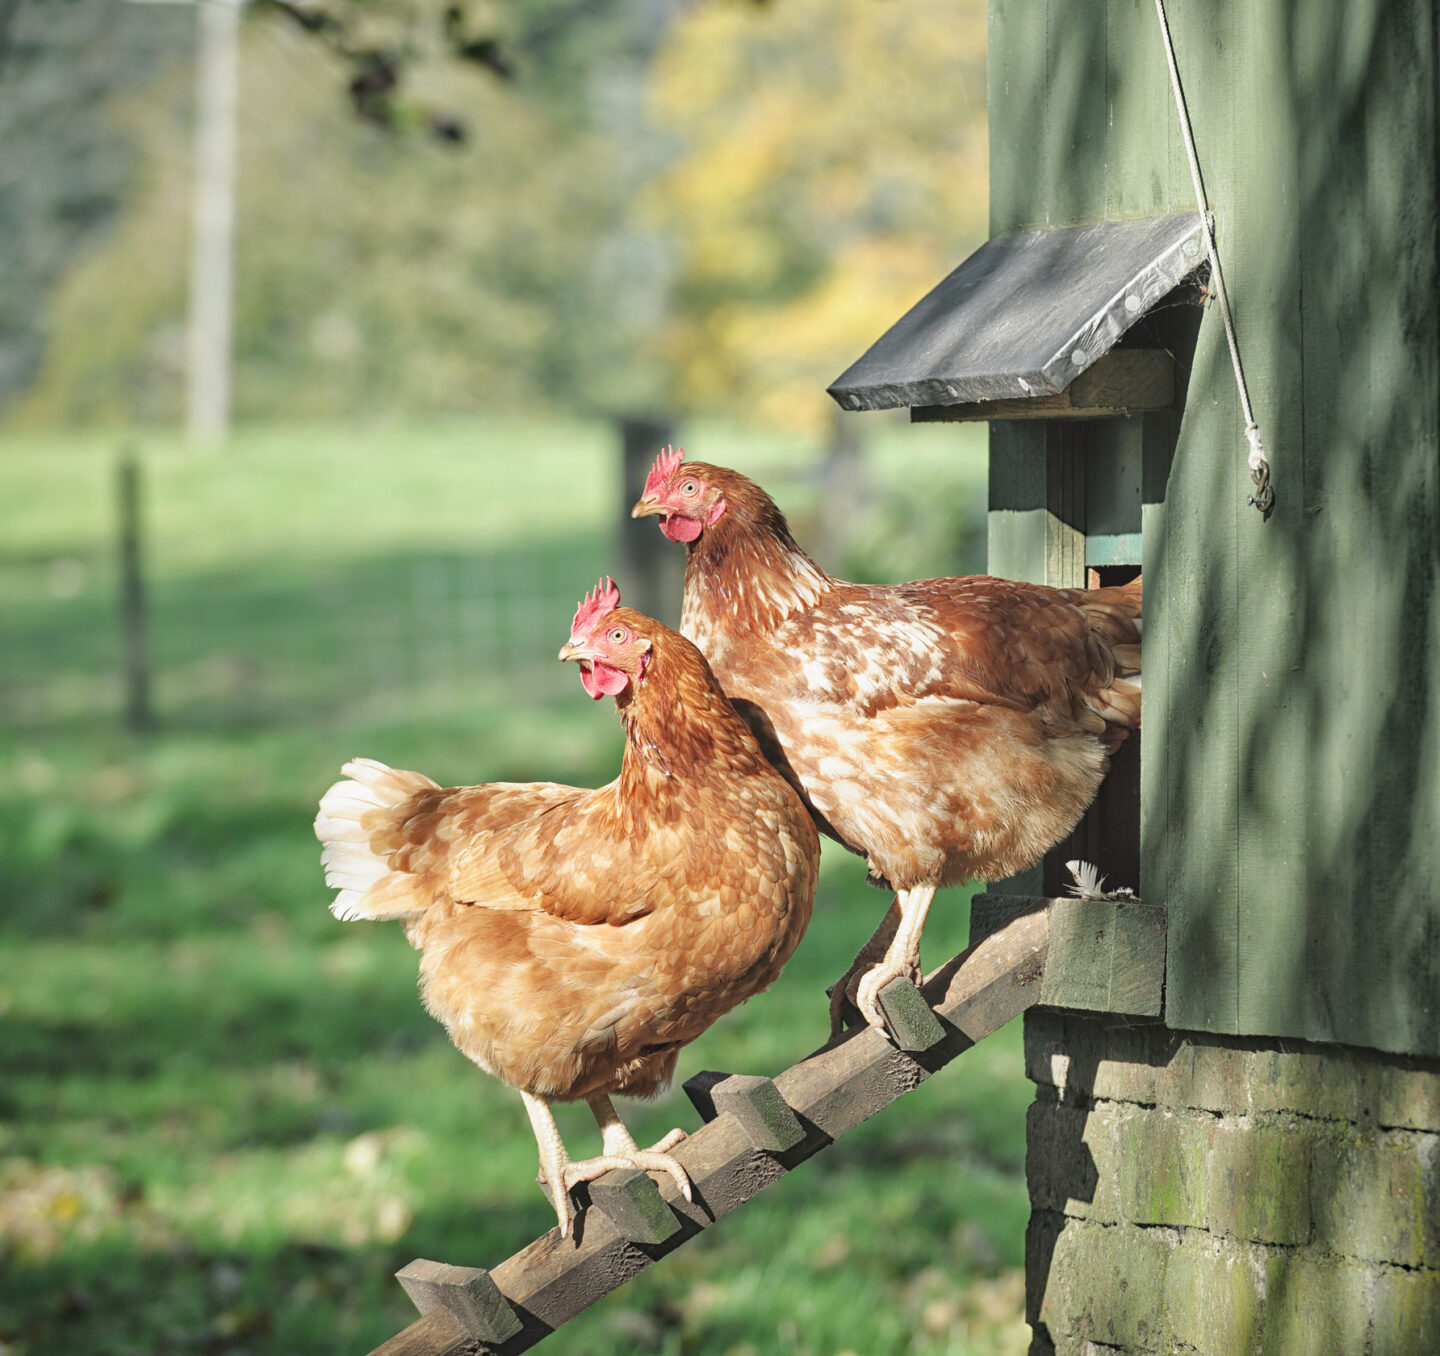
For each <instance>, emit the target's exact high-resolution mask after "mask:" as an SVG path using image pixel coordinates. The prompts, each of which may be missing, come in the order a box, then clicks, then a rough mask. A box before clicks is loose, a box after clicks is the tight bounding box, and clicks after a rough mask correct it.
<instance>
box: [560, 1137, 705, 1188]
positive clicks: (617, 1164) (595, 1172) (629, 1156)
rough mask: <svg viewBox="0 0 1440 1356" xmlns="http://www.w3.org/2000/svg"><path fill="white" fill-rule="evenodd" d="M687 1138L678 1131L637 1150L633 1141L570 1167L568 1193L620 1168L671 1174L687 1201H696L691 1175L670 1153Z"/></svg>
mask: <svg viewBox="0 0 1440 1356" xmlns="http://www.w3.org/2000/svg"><path fill="white" fill-rule="evenodd" d="M684 1138H685V1132H684V1131H683V1130H680V1129H675V1130H672V1131H671V1132H670V1133H669V1134H668V1135H666V1136H665V1138H664V1139H662V1140H660V1141H659V1142H658V1143H657V1144H655V1145H654V1146H652V1147H651V1148H649V1149H641V1148H638V1147H636V1146H635V1145H634V1143H633V1141H632V1143H631V1145H630V1146H629V1147H628V1148H627V1147H624V1146H618V1147H617V1151H616V1152H609V1151H608V1146H607V1152H605V1153H603V1154H597V1155H596V1156H595V1157H594V1158H585V1159H581V1160H580V1161H579V1162H578V1163H575V1162H571V1163H567V1164H566V1165H565V1168H564V1178H565V1191H566V1193H567V1194H568V1193H569V1191H570V1189H571V1188H572V1187H574V1186H577V1185H578V1184H579V1183H581V1182H593V1181H594V1180H595V1179H596V1178H597V1177H603V1176H604V1175H605V1174H606V1173H607V1172H613V1171H615V1170H616V1169H617V1168H638V1169H639V1170H640V1171H641V1172H664V1173H668V1174H669V1175H670V1177H671V1179H672V1180H673V1181H674V1183H675V1185H676V1187H677V1188H679V1191H680V1194H681V1195H682V1196H684V1197H685V1199H686V1200H687V1201H689V1200H693V1199H694V1193H693V1191H692V1188H691V1186H690V1176H689V1174H688V1173H687V1172H686V1171H685V1169H684V1168H682V1167H681V1166H680V1164H679V1163H677V1162H676V1161H675V1159H673V1158H671V1157H670V1155H669V1153H668V1152H667V1150H669V1149H673V1148H674V1147H675V1146H676V1145H677V1144H679V1143H680V1141H681V1140H682V1139H684Z"/></svg>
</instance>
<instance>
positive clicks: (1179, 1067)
mask: <svg viewBox="0 0 1440 1356" xmlns="http://www.w3.org/2000/svg"><path fill="white" fill-rule="evenodd" d="M1115 1037H1116V1038H1115V1040H1114V1041H1112V1042H1111V1043H1110V1045H1109V1046H1108V1048H1107V1051H1106V1054H1105V1056H1104V1058H1102V1059H1101V1060H1100V1061H1099V1063H1098V1064H1097V1065H1096V1066H1095V1074H1094V1078H1093V1080H1092V1086H1093V1093H1094V1095H1095V1096H1096V1097H1099V1098H1106V1099H1111V1100H1114V1101H1119V1102H1138V1103H1140V1104H1141V1105H1144V1106H1156V1105H1159V1106H1176V1105H1179V1098H1178V1096H1177V1093H1178V1090H1179V1089H1180V1088H1182V1087H1183V1086H1184V1085H1185V1084H1186V1083H1188V1081H1189V1078H1190V1062H1191V1058H1192V1056H1191V1046H1190V1042H1189V1041H1188V1040H1187V1039H1186V1038H1185V1037H1183V1036H1181V1035H1180V1034H1179V1033H1178V1032H1174V1031H1167V1030H1165V1028H1164V1027H1158V1026H1136V1027H1129V1028H1125V1029H1123V1030H1117V1031H1116V1032H1115Z"/></svg>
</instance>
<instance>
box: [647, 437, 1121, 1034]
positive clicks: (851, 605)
mask: <svg viewBox="0 0 1440 1356" xmlns="http://www.w3.org/2000/svg"><path fill="white" fill-rule="evenodd" d="M683 458H684V453H683V452H671V451H669V450H668V449H667V451H666V452H665V453H663V454H662V455H661V456H660V458H659V459H658V460H657V461H656V463H655V466H654V468H653V469H652V470H651V472H650V476H649V479H648V480H647V481H646V483H645V492H644V494H643V495H642V497H641V499H640V501H639V503H637V504H636V505H635V508H634V510H633V516H634V517H637V518H641V517H649V516H657V517H659V519H660V530H661V531H662V532H663V533H664V534H665V536H666V537H668V538H669V539H670V540H671V541H681V542H684V543H686V546H687V550H688V559H687V561H686V566H685V603H684V610H683V613H682V619H681V629H682V630H683V631H684V633H685V634H686V635H687V636H689V637H690V639H691V640H693V641H694V642H695V643H696V644H697V645H698V646H699V647H700V649H701V650H702V651H703V652H704V654H705V656H706V658H707V659H709V661H710V664H711V667H712V668H713V669H714V671H715V674H716V676H717V677H718V678H719V679H720V682H721V684H722V686H723V687H724V688H725V691H726V693H727V694H728V695H729V697H730V699H731V701H732V702H734V704H735V708H736V710H737V711H739V712H740V713H741V715H743V716H744V717H745V719H746V720H747V721H749V723H750V725H751V727H752V729H754V730H755V732H756V735H757V736H758V738H759V739H760V743H761V746H762V747H763V748H764V749H765V752H766V754H767V756H768V757H770V758H771V759H772V760H773V761H774V763H775V765H776V766H777V767H778V768H780V769H781V771H783V772H784V774H785V775H786V776H787V777H788V778H789V779H790V781H791V782H792V784H793V785H795V786H796V787H797V788H798V789H799V790H800V791H801V793H802V794H803V796H804V797H805V800H806V803H807V804H808V805H809V806H810V808H811V810H812V812H813V813H814V815H815V819H816V822H817V823H818V824H819V826H820V828H821V829H822V830H823V831H824V832H826V833H827V834H829V835H831V836H832V837H834V838H836V839H838V840H839V841H840V842H841V843H843V844H844V845H845V846H846V847H848V848H850V849H851V850H852V851H854V852H857V853H859V854H861V855H862V856H864V857H865V859H866V862H867V864H868V866H869V869H870V876H871V878H872V880H873V881H874V882H875V883H876V884H879V885H883V886H885V887H887V888H889V889H893V890H894V891H895V900H894V902H893V903H892V904H891V906H890V910H889V912H888V913H887V914H886V916H885V918H884V920H883V921H882V922H881V924H880V926H879V927H878V928H877V929H876V931H875V935H874V936H873V937H872V938H871V939H870V941H869V942H868V943H867V944H866V946H865V947H864V948H863V949H862V950H861V952H860V954H859V955H858V956H857V957H856V958H855V962H854V964H853V965H852V966H851V968H850V970H849V971H848V972H847V974H846V975H845V976H844V978H843V979H842V980H841V981H840V983H839V984H837V985H836V987H835V989H834V990H833V991H832V1001H831V1021H832V1027H834V1028H835V1029H837V1030H838V1027H839V1022H840V1014H841V1011H842V1007H843V1004H844V1003H845V1001H846V1000H847V999H849V1000H851V1001H854V1002H855V1003H856V1005H857V1006H858V1007H859V1008H860V1010H861V1012H862V1013H863V1014H864V1016H865V1018H866V1020H867V1021H868V1022H870V1023H871V1025H874V1026H880V1025H883V1020H882V1017H881V1013H880V1009H879V1006H878V1004H877V1002H876V996H877V994H878V993H879V991H880V990H881V989H882V988H883V987H884V986H885V985H886V984H888V983H890V982H891V981H892V980H893V979H895V978H897V977H899V976H905V977H907V978H910V979H912V980H917V981H918V979H919V977H920V934H921V932H922V931H923V929H924V925H925V915H926V912H927V911H928V909H929V907H930V901H931V899H932V898H933V896H934V894H935V890H936V889H937V887H939V886H942V885H951V884H957V883H959V882H962V881H967V880H977V879H979V880H998V879H1001V878H1003V877H1005V876H1009V875H1013V874H1014V873H1015V872H1017V871H1021V870H1024V869H1025V868H1026V867H1028V866H1031V865H1032V864H1033V863H1034V862H1036V861H1037V860H1038V859H1039V858H1040V857H1041V856H1042V855H1043V854H1044V853H1045V852H1046V851H1047V850H1048V849H1049V848H1051V847H1053V846H1054V845H1055V844H1056V843H1058V842H1059V841H1060V840H1061V839H1062V838H1064V837H1065V835H1066V834H1068V833H1069V832H1070V831H1071V829H1073V828H1074V827H1075V824H1076V823H1077V821H1078V820H1079V819H1080V816H1081V815H1082V814H1083V813H1084V811H1085V809H1086V807H1087V806H1088V805H1089V804H1090V802H1091V800H1093V799H1094V796H1095V792H1096V790H1097V789H1098V787H1099V785H1100V782H1101V781H1102V779H1103V778H1104V776H1105V772H1106V769H1107V768H1108V766H1109V756H1110V754H1111V753H1112V752H1113V751H1114V749H1115V748H1116V747H1117V746H1118V745H1119V743H1120V742H1121V740H1123V739H1124V738H1125V735H1126V732H1127V731H1129V730H1131V729H1135V728H1138V727H1139V724H1140V681H1139V670H1140V601H1141V586H1140V580H1139V579H1136V580H1134V581H1133V583H1131V584H1127V585H1125V586H1124V587H1121V588H1105V589H1096V590H1091V591H1086V590H1084V589H1054V588H1046V587H1044V586H1042V585H1038V584H1022V583H1014V582H1012V581H1009V580H1004V579H992V578H989V577H987V576H983V575H976V576H971V577H967V578H960V579H921V580H917V581H915V582H913V583H908V584H896V585H868V584H847V583H845V582H844V581H842V580H839V579H833V578H831V577H830V576H829V575H827V574H826V573H825V572H824V571H823V570H822V569H820V567H819V566H818V565H816V564H815V562H814V561H813V560H811V559H810V557H809V556H807V555H806V554H805V552H804V551H802V550H801V549H800V547H799V546H797V545H796V543H795V540H794V538H793V537H792V536H791V535H790V529H789V527H788V525H787V524H786V521H785V517H784V515H783V514H782V513H781V512H780V510H779V509H778V508H777V507H776V506H775V503H774V501H773V500H772V499H771V498H770V496H769V495H767V494H766V493H765V491H764V490H762V489H761V488H760V487H759V486H758V485H756V484H755V483H754V482H753V481H751V480H748V479H747V478H746V477H745V476H742V475H740V474H739V473H738V472H736V471H731V470H727V469H725V468H723V467H719V466H707V465H703V464H701V463H699V462H690V463H687V462H685V461H684V460H683Z"/></svg>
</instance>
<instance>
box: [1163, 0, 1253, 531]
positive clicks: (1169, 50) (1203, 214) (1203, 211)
mask: <svg viewBox="0 0 1440 1356" xmlns="http://www.w3.org/2000/svg"><path fill="white" fill-rule="evenodd" d="M1155 13H1156V14H1158V15H1159V16H1160V34H1161V36H1162V37H1163V38H1164V39H1165V60H1166V61H1167V62H1168V63H1169V66H1170V85H1171V87H1172V88H1173V89H1174V91H1175V107H1176V108H1177V109H1179V110H1180V131H1181V133H1182V134H1183V136H1184V138H1185V155H1186V158H1187V159H1188V160H1189V161H1190V178H1191V181H1192V182H1193V183H1194V185H1195V205H1196V207H1197V209H1198V210H1199V212H1200V230H1201V231H1202V232H1203V234H1204V236H1205V253H1206V255H1207V256H1208V258H1209V260H1210V276H1211V277H1212V278H1213V279H1214V281H1215V297H1216V300H1217V301H1219V303H1220V316H1221V319H1223V320H1224V322H1225V339H1226V341H1227V342H1228V343H1229V345H1230V362H1231V365H1232V366H1233V367H1234V368H1235V385H1236V386H1237V387H1238V388H1239V391H1240V409H1241V411H1242V412H1243V413H1244V415H1245V441H1246V442H1247V443H1248V444H1249V449H1250V450H1249V454H1248V455H1247V457H1246V459H1245V460H1246V465H1247V466H1248V467H1249V468H1250V479H1251V480H1252V481H1254V482H1255V493H1254V494H1252V495H1251V496H1250V502H1251V503H1252V504H1254V505H1255V507H1256V508H1258V509H1259V510H1260V512H1261V513H1262V514H1268V513H1269V512H1270V510H1271V509H1272V508H1273V507H1274V506H1275V491H1274V490H1273V489H1271V488H1270V463H1269V462H1268V461H1266V459H1265V445H1264V444H1263V443H1262V442H1261V441H1260V429H1259V426H1258V425H1257V424H1256V423H1255V413H1254V411H1253V410H1252V409H1251V408H1250V392H1249V391H1248V390H1247V389H1246V387H1245V373H1244V372H1243V371H1242V370H1241V367H1240V346H1239V344H1238V343H1237V342H1236V339H1235V322H1234V321H1233V320H1232V319H1231V316H1230V298H1229V297H1228V296H1227V295H1226V293H1225V275H1224V273H1222V272H1221V270H1220V254H1219V251H1218V250H1216V248H1215V233H1214V232H1213V231H1212V230H1211V229H1210V211H1209V205H1208V204H1207V203H1206V201H1205V185H1204V184H1203V183H1202V182H1201V179H1200V162H1199V160H1198V159H1197V158H1196V156H1195V136H1194V134H1193V133H1192V132H1191V130H1190V114H1189V113H1188V112H1187V111H1186V108H1185V95H1184V93H1183V92H1182V90H1181V88H1180V71H1179V69H1178V68H1177V67H1176V65H1175V44H1174V43H1173V42H1172V41H1171V39H1170V21H1169V20H1168V19H1167V18H1166V17H1165V0H1155Z"/></svg>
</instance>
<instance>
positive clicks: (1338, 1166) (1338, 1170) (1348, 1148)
mask: <svg viewBox="0 0 1440 1356" xmlns="http://www.w3.org/2000/svg"><path fill="white" fill-rule="evenodd" d="M1419 1140H1420V1136H1417V1135H1413V1134H1411V1135H1407V1134H1403V1133H1399V1134H1385V1135H1382V1134H1379V1133H1370V1134H1354V1133H1351V1134H1348V1135H1346V1134H1340V1135H1333V1136H1328V1137H1325V1138H1323V1139H1320V1140H1317V1142H1316V1143H1315V1145H1314V1148H1313V1152H1312V1161H1313V1171H1314V1180H1315V1191H1314V1200H1313V1203H1312V1213H1313V1216H1314V1221H1315V1239H1316V1242H1317V1243H1319V1244H1321V1245H1323V1246H1324V1247H1326V1248H1328V1249H1330V1250H1331V1251H1332V1252H1336V1253H1342V1254H1344V1255H1346V1256H1349V1257H1358V1258H1361V1259H1362V1260H1364V1261H1367V1262H1398V1263H1399V1264H1400V1265H1402V1266H1410V1267H1413V1266H1419V1265H1420V1264H1421V1263H1422V1261H1423V1260H1424V1257H1425V1233H1426V1227H1425V1226H1426V1220H1425V1205H1426V1201H1425V1180H1424V1173H1423V1171H1422V1168H1423V1164H1422V1160H1421V1155H1420V1149H1421V1145H1420V1143H1419Z"/></svg>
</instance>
